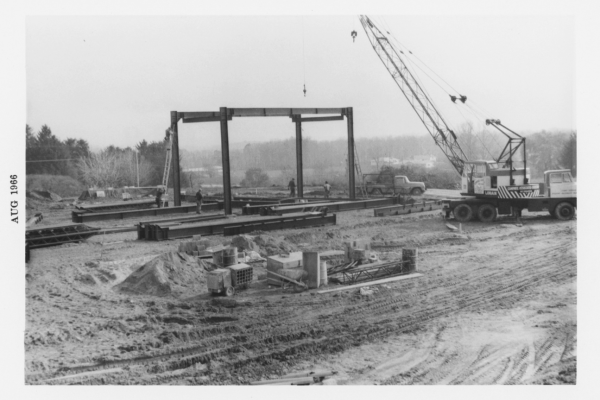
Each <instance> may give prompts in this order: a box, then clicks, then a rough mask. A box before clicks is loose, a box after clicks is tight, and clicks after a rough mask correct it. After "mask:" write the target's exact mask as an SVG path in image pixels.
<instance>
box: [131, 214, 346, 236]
mask: <svg viewBox="0 0 600 400" xmlns="http://www.w3.org/2000/svg"><path fill="white" fill-rule="evenodd" d="M267 223H274V224H276V225H269V224H267ZM335 224H336V216H335V214H333V215H323V214H321V213H319V214H313V213H299V214H294V215H288V216H285V217H263V218H253V219H251V220H246V221H232V220H230V219H228V220H227V221H222V222H216V223H208V224H207V223H204V222H202V223H191V224H183V225H182V224H177V225H175V224H174V223H171V222H167V223H159V224H145V226H144V228H145V229H144V237H143V238H142V237H140V235H139V234H138V238H140V239H146V240H168V239H177V238H183V237H190V236H194V235H218V234H225V229H226V228H232V227H235V229H230V230H228V231H227V233H228V234H235V233H234V232H241V231H244V230H245V229H251V230H262V229H263V228H266V229H269V228H272V229H290V228H300V227H307V226H322V225H335ZM247 227H248V228H247ZM138 232H140V231H138Z"/></svg>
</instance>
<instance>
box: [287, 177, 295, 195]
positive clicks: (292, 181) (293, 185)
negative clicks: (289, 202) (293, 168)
mask: <svg viewBox="0 0 600 400" xmlns="http://www.w3.org/2000/svg"><path fill="white" fill-rule="evenodd" d="M288 188H289V189H290V197H296V181H294V178H292V180H291V181H290V183H288Z"/></svg>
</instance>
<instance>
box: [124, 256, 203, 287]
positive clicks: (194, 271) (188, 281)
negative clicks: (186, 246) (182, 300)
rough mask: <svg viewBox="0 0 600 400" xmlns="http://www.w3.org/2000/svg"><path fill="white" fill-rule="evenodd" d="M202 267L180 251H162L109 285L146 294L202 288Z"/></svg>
mask: <svg viewBox="0 0 600 400" xmlns="http://www.w3.org/2000/svg"><path fill="white" fill-rule="evenodd" d="M204 272H205V271H204V268H202V267H201V266H199V264H198V262H197V261H196V260H195V259H194V258H192V257H188V256H186V255H185V254H182V253H165V254H161V255H160V256H158V257H156V258H154V259H152V260H150V261H148V262H147V263H146V264H144V265H142V266H141V267H140V268H138V269H137V270H135V271H134V272H133V273H132V274H131V275H129V276H128V277H127V278H126V279H125V280H124V281H123V282H121V283H119V284H118V285H116V286H114V287H113V290H115V291H116V292H118V293H127V294H144V295H149V296H169V295H174V296H179V295H181V294H183V293H184V292H189V290H190V288H191V289H192V291H193V293H195V294H199V293H200V292H206V277H205V276H204Z"/></svg>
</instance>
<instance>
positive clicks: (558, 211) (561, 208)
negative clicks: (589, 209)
mask: <svg viewBox="0 0 600 400" xmlns="http://www.w3.org/2000/svg"><path fill="white" fill-rule="evenodd" d="M554 214H555V215H556V218H558V219H560V220H561V221H567V220H569V219H573V217H574V216H575V208H574V207H573V206H572V205H571V203H567V202H566V201H564V202H562V203H558V205H557V206H556V208H555V209H554Z"/></svg>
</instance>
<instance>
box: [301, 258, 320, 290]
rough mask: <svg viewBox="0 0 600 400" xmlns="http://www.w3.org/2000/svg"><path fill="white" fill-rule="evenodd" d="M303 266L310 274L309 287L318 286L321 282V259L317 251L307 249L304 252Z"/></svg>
mask: <svg viewBox="0 0 600 400" xmlns="http://www.w3.org/2000/svg"><path fill="white" fill-rule="evenodd" d="M302 266H303V267H304V270H305V271H306V273H307V274H308V287H309V288H310V289H315V288H318V287H319V285H320V283H321V260H320V257H319V253H318V252H316V251H305V252H303V253H302Z"/></svg>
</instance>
